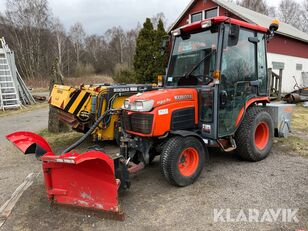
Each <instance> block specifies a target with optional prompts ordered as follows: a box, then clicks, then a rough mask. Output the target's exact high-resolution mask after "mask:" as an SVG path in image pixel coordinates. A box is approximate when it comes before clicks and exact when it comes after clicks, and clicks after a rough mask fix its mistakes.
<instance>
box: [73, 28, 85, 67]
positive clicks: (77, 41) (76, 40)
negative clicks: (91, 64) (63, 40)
mask: <svg viewBox="0 0 308 231" xmlns="http://www.w3.org/2000/svg"><path fill="white" fill-rule="evenodd" d="M69 34H70V39H71V41H72V43H73V46H74V50H75V54H76V62H77V64H79V63H80V54H81V51H82V49H83V47H84V39H85V36H86V33H85V32H84V30H83V26H82V24H81V23H79V22H77V23H75V24H74V25H73V26H72V27H71V29H70V33H69Z"/></svg>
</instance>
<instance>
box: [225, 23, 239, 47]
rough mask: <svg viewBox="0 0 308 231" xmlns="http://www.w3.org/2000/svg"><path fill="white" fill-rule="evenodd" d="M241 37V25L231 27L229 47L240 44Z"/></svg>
mask: <svg viewBox="0 0 308 231" xmlns="http://www.w3.org/2000/svg"><path fill="white" fill-rule="evenodd" d="M239 35H240V26H239V25H230V30H229V36H228V46H229V47H232V46H236V45H237V43H238V39H239Z"/></svg>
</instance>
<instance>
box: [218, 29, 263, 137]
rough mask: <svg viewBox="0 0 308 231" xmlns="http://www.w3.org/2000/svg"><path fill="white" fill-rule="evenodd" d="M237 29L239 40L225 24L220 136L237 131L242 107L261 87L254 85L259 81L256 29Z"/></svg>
mask: <svg viewBox="0 0 308 231" xmlns="http://www.w3.org/2000/svg"><path fill="white" fill-rule="evenodd" d="M237 33H238V34H237V35H236V36H238V40H236V41H235V42H234V34H233V33H232V28H231V26H230V25H226V29H225V36H224V46H223V51H222V56H221V83H220V85H219V98H220V100H219V106H218V107H219V108H218V137H225V136H228V135H232V134H233V133H234V132H235V130H236V127H237V126H236V125H237V123H236V121H237V119H238V116H239V112H240V110H241V109H242V108H243V107H244V104H245V102H246V101H247V100H249V99H250V98H252V97H254V96H256V95H257V91H258V87H256V86H255V85H256V84H258V81H256V80H258V77H257V76H258V75H257V72H258V71H257V69H258V68H257V66H258V63H257V44H258V42H257V41H258V39H257V33H256V32H254V31H251V30H248V29H245V28H240V29H239V31H237ZM249 38H255V39H249ZM252 83H254V84H252Z"/></svg>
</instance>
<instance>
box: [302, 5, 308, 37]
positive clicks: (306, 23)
mask: <svg viewBox="0 0 308 231" xmlns="http://www.w3.org/2000/svg"><path fill="white" fill-rule="evenodd" d="M301 8H302V9H303V10H302V19H303V20H302V23H301V29H302V31H304V32H306V33H308V0H305V1H303V2H302V7H301Z"/></svg>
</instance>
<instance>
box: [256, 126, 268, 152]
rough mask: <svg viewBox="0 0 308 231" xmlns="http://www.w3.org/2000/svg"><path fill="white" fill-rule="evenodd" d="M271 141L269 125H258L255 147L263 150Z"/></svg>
mask: <svg viewBox="0 0 308 231" xmlns="http://www.w3.org/2000/svg"><path fill="white" fill-rule="evenodd" d="M268 140H269V127H268V125H267V123H264V122H261V123H259V124H258V126H257V128H256V131H255V145H256V147H257V149H259V150H262V149H264V148H265V147H266V145H267V143H268Z"/></svg>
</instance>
